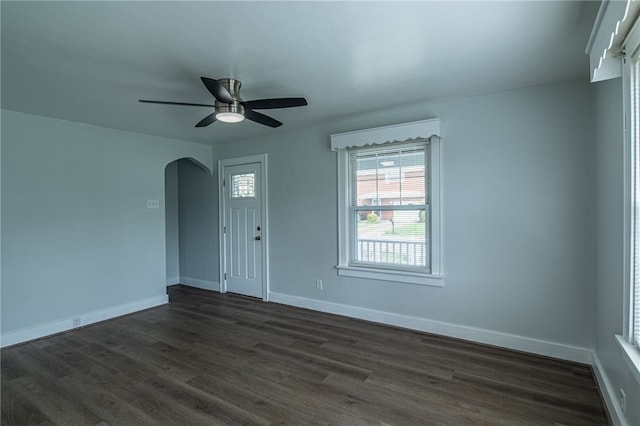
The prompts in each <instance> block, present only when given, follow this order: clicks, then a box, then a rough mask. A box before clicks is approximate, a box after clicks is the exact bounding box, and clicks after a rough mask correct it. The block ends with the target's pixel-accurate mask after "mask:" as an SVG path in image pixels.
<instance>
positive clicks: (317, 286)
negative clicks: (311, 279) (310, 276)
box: [316, 280, 322, 290]
mask: <svg viewBox="0 0 640 426" xmlns="http://www.w3.org/2000/svg"><path fill="white" fill-rule="evenodd" d="M316 290H322V280H316Z"/></svg>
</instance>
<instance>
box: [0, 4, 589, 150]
mask: <svg viewBox="0 0 640 426" xmlns="http://www.w3.org/2000/svg"><path fill="white" fill-rule="evenodd" d="M0 6H1V9H0V13H1V15H2V27H1V31H2V88H1V89H2V108H5V109H10V110H15V111H22V112H27V113H32V114H38V115H44V116H49V117H55V118H60V119H65V120H71V121H77V122H84V123H90V124H95V125H98V126H104V127H111V128H115V129H122V130H128V131H133V132H139V133H146V134H152V135H158V136H163V137H168V138H176V139H183V140H190V141H194V142H200V143H215V142H216V141H226V140H231V139H238V138H244V137H250V136H257V135H261V134H265V133H273V132H280V131H284V130H286V129H291V128H299V127H303V126H308V125H312V124H316V123H322V122H326V121H329V120H332V119H336V118H337V117H344V116H350V115H357V114H362V113H366V112H369V111H374V110H380V109H387V108H394V107H398V106H402V105H406V104H410V103H416V102H420V101H426V100H430V99H442V98H455V97H467V96H473V95H477V94H483V93H490V92H496V91H501V90H508V89H513V88H518V87H525V86H531V85H536V84H541V83H547V82H552V81H558V80H565V79H570V78H575V77H583V78H584V79H585V81H586V79H587V74H588V65H587V57H586V55H585V54H584V48H585V45H586V43H587V39H588V37H589V33H590V30H591V25H592V23H593V19H594V17H595V14H596V12H597V7H598V3H597V2H587V3H585V2H578V1H566V2H565V1H498V2H485V1H471V2H459V1H449V2H406V3H405V2H268V1H259V2H239V1H236V2H159V1H157V2H151V1H148V2H147V1H144V2H95V1H84V2H54V1H49V2H7V1H2V3H1V5H0ZM200 76H206V77H210V78H216V79H218V78H224V77H234V78H237V79H239V80H241V81H242V83H243V88H242V91H241V95H242V97H243V98H244V99H245V100H248V99H256V98H270V97H297V96H304V97H306V98H307V100H308V102H309V105H308V106H307V107H302V108H294V109H280V110H270V111H263V112H264V113H267V114H268V115H270V116H273V117H274V118H276V119H278V120H280V121H283V122H284V125H283V126H282V127H280V128H278V129H272V128H269V127H265V126H261V125H259V124H255V123H252V122H250V121H245V122H243V123H240V124H235V125H234V124H225V123H214V124H212V125H211V126H209V127H206V128H194V125H195V124H196V123H197V122H198V121H200V119H202V118H203V117H204V116H205V115H207V114H209V113H210V112H211V111H209V110H208V109H207V108H202V107H184V106H166V105H151V104H141V103H138V102H137V100H138V99H140V98H143V99H156V100H166V101H180V102H194V103H212V101H213V98H212V96H211V95H210V94H209V92H208V91H207V90H206V89H205V87H204V86H203V85H202V83H201V81H200Z"/></svg>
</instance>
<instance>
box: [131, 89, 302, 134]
mask: <svg viewBox="0 0 640 426" xmlns="http://www.w3.org/2000/svg"><path fill="white" fill-rule="evenodd" d="M200 79H201V80H202V82H203V83H204V85H205V87H206V88H207V90H209V92H211V94H212V95H213V97H214V98H216V101H215V103H214V104H213V105H208V104H192V103H187V102H170V101H150V100H147V99H138V101H139V102H143V103H149V104H166V105H186V106H199V107H209V108H214V112H212V113H211V114H209V115H207V116H206V117H205V118H203V119H202V120H200V121H199V122H198V124H196V127H205V126H208V125H209V124H211V123H213V122H215V121H216V120H217V121H222V122H225V123H239V122H240V121H242V120H244V119H245V118H247V119H249V120H251V121H255V122H256V123H260V124H264V125H265V126H269V127H279V126H282V123H281V122H279V121H278V120H276V119H274V118H271V117H269V116H268V115H264V114H262V113H259V112H257V111H255V110H256V109H276V108H292V107H299V106H305V105H307V100H306V99H305V98H274V99H256V100H253V101H244V100H242V98H241V97H240V86H241V83H240V81H238V80H235V79H233V78H221V79H220V80H214V79H213V78H207V77H200Z"/></svg>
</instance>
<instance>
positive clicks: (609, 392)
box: [593, 352, 628, 426]
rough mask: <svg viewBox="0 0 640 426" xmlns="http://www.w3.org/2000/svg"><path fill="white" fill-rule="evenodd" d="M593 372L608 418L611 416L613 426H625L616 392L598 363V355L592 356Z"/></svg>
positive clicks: (625, 422)
mask: <svg viewBox="0 0 640 426" xmlns="http://www.w3.org/2000/svg"><path fill="white" fill-rule="evenodd" d="M593 372H594V374H595V376H596V382H597V384H598V388H599V389H600V392H601V393H602V397H603V398H604V403H605V404H606V405H607V410H608V411H609V416H611V421H612V422H613V424H614V425H615V426H627V425H628V423H627V421H626V420H625V418H624V414H623V413H622V407H620V404H619V403H618V398H617V397H616V391H615V389H614V388H613V385H612V384H611V381H610V380H609V376H608V375H607V372H606V371H605V369H604V367H603V366H602V364H601V363H600V359H599V358H598V355H596V354H595V352H594V354H593Z"/></svg>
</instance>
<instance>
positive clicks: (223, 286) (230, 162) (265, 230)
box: [218, 153, 269, 302]
mask: <svg viewBox="0 0 640 426" xmlns="http://www.w3.org/2000/svg"><path fill="white" fill-rule="evenodd" d="M251 163H260V179H261V181H262V184H261V185H260V186H261V188H260V191H261V193H260V195H261V197H262V203H261V204H262V205H261V207H260V214H261V215H262V224H261V225H260V226H261V227H262V230H261V231H260V232H261V233H262V265H261V266H262V300H263V301H265V302H268V301H269V218H268V216H267V212H268V211H269V209H268V208H267V207H268V205H269V203H268V199H267V194H268V193H269V191H267V187H268V181H267V154H266V153H264V154H256V155H247V156H244V157H234V158H226V159H222V160H218V235H219V238H218V244H219V249H218V253H219V262H220V278H219V279H220V293H226V292H227V281H226V280H225V279H224V275H225V269H226V267H227V258H226V244H225V233H224V219H225V211H226V209H225V207H226V206H225V197H224V190H225V188H224V175H225V173H224V172H225V167H230V166H240V165H242V164H251Z"/></svg>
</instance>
